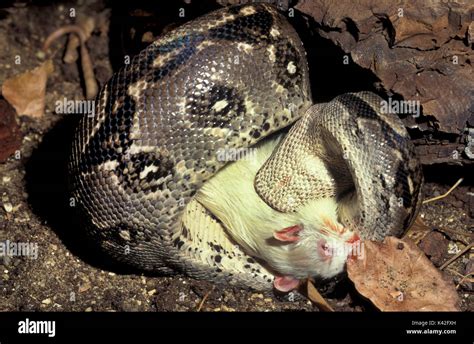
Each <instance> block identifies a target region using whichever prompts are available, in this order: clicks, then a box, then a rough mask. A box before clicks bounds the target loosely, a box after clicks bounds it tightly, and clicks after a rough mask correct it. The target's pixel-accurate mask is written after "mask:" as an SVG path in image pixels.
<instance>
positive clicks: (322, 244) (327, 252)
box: [318, 239, 332, 259]
mask: <svg viewBox="0 0 474 344" xmlns="http://www.w3.org/2000/svg"><path fill="white" fill-rule="evenodd" d="M318 253H319V255H320V256H321V258H323V259H329V258H331V256H332V250H331V246H329V244H328V243H327V241H326V240H324V239H321V240H319V241H318Z"/></svg>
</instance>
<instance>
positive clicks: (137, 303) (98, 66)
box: [0, 1, 474, 312]
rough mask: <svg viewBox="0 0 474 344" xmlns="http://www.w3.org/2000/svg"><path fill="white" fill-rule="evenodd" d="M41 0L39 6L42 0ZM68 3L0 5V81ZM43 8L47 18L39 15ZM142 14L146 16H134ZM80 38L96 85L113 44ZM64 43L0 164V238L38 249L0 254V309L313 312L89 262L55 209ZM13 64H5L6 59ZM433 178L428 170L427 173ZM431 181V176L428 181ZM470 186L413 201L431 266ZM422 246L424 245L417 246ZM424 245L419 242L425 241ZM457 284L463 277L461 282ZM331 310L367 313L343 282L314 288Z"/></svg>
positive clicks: (66, 75) (70, 69)
mask: <svg viewBox="0 0 474 344" xmlns="http://www.w3.org/2000/svg"><path fill="white" fill-rule="evenodd" d="M42 3H43V2H42ZM70 7H71V5H70V3H59V4H46V5H41V6H36V5H26V4H22V3H17V4H16V5H15V6H13V5H12V7H9V8H8V13H7V12H6V11H5V10H0V84H2V83H3V82H4V81H5V80H6V79H7V78H9V77H11V76H13V75H15V74H18V73H21V72H24V71H26V70H30V69H32V68H34V67H36V66H37V65H39V64H40V63H41V62H42V61H44V60H45V58H46V56H45V55H44V53H42V51H41V46H42V44H43V41H44V39H45V37H47V35H48V34H49V33H50V32H52V31H53V30H54V28H57V27H60V26H62V25H65V24H68V23H70V22H71V21H72V19H71V18H70V17H69V16H68V13H69V12H68V10H69V8H70ZM74 7H75V8H77V11H78V12H81V11H82V12H84V13H100V12H101V11H103V10H104V8H105V5H104V3H103V2H101V1H96V2H88V4H87V5H86V4H84V2H81V1H79V2H78V4H75V5H74ZM45 14H47V15H45ZM144 17H146V16H144ZM102 25H103V26H102V29H101V30H102V31H100V30H97V32H95V33H94V34H93V35H92V37H91V39H90V40H89V42H88V47H89V49H90V53H91V56H92V59H93V61H94V66H95V71H96V77H97V79H98V80H99V82H100V83H101V84H103V83H104V82H105V81H106V80H107V79H108V77H110V75H111V74H112V72H113V71H115V70H116V68H115V62H114V59H115V60H117V59H119V58H117V54H119V53H118V52H117V50H114V49H113V48H111V47H112V45H111V44H110V42H109V38H110V35H109V34H108V33H107V30H106V29H104V28H105V27H108V22H107V21H106V22H105V23H103V24H102ZM64 42H65V39H63V40H60V43H58V44H57V45H55V46H56V47H57V48H56V50H57V53H56V54H55V56H54V58H53V60H54V65H55V71H54V73H53V74H52V75H51V76H50V78H49V81H48V87H47V94H46V113H45V115H44V116H43V117H41V118H35V119H33V118H29V117H21V118H20V119H19V123H20V127H21V133H22V135H23V141H22V144H21V148H20V153H21V154H20V156H19V157H14V156H13V157H10V158H9V159H8V161H6V162H5V163H0V197H1V200H0V241H5V240H10V241H22V242H32V243H37V244H38V245H39V256H38V258H37V259H31V258H27V257H11V258H10V257H0V310H1V311H86V312H88V311H196V310H198V309H201V310H203V311H297V310H298V311H300V310H303V311H317V308H316V307H315V306H314V305H312V304H311V302H310V301H308V300H307V299H306V298H305V297H303V296H300V295H298V294H291V295H286V296H284V295H276V294H274V293H263V294H262V293H256V292H252V291H249V290H240V289H236V288H231V287H226V286H213V285H212V284H210V283H208V282H206V281H198V280H193V279H189V278H186V277H184V276H174V277H160V276H152V275H146V274H141V273H137V272H133V271H124V270H123V269H121V268H117V267H115V266H113V264H110V263H107V262H104V261H102V260H101V259H100V258H97V257H98V256H97V254H96V253H94V252H91V250H92V249H91V248H90V247H89V246H87V244H85V243H84V242H83V241H81V240H80V239H76V237H75V236H74V235H73V234H74V233H73V231H74V230H75V228H74V227H75V222H74V219H73V218H71V217H70V216H69V215H68V214H67V213H66V212H65V210H64V209H65V204H67V200H65V199H64V197H65V196H64V195H65V189H64V184H63V183H62V181H63V179H64V165H63V163H64V157H65V155H66V154H67V147H68V141H70V139H71V129H72V128H73V126H74V123H75V121H76V120H77V118H69V117H68V115H60V114H57V113H55V107H54V104H55V101H56V100H61V99H63V98H64V97H66V98H68V99H82V98H83V89H82V87H81V81H80V80H81V79H80V68H79V67H78V65H76V64H72V65H66V64H64V63H63V62H62V60H61V55H62V52H63V50H62V49H63V48H62V47H64ZM16 56H20V57H21V63H20V64H15V57H16ZM456 171H457V172H455V173H452V174H450V175H447V176H446V178H445V179H444V183H434V182H431V181H430V179H429V178H428V183H426V184H425V187H424V196H425V197H426V198H428V197H432V196H434V195H439V194H442V193H444V192H445V191H446V190H447V189H448V188H449V186H450V185H452V184H453V183H454V182H455V181H456V180H457V177H460V176H462V173H463V171H462V169H461V170H459V169H458V170H456ZM435 174H436V173H435ZM438 179H439V178H438ZM473 192H474V188H473V187H472V186H469V185H468V186H466V185H464V186H463V185H461V186H460V187H459V188H457V189H456V190H455V192H454V193H453V194H451V195H450V196H448V197H447V198H445V199H443V200H440V201H437V202H433V203H429V204H426V205H424V206H423V208H422V211H421V215H420V216H421V217H422V219H423V220H424V222H425V223H426V224H427V225H428V226H429V227H430V228H431V229H432V231H431V232H430V235H432V236H433V235H434V234H433V233H439V234H440V235H441V238H442V240H441V242H442V245H441V244H440V245H441V246H440V245H437V246H436V245H435V246H436V247H435V248H433V247H431V248H430V247H428V248H425V249H426V250H425V252H427V251H429V250H431V251H429V252H432V253H431V259H432V261H433V263H434V264H435V265H436V266H440V265H441V264H442V263H443V262H445V261H447V260H448V259H449V258H450V257H452V256H453V255H454V253H455V252H457V250H459V249H462V248H464V247H465V246H466V245H468V244H469V243H470V242H472V237H473V234H472V228H473V208H472V207H473V204H474V202H473V201H472V198H473V194H474V193H473ZM425 243H426V242H425ZM426 246H429V243H428V244H426ZM471 257H472V254H471V256H469V253H468V254H465V255H464V256H462V257H460V258H459V259H457V260H455V261H454V262H453V263H452V264H450V265H449V266H448V267H447V268H446V269H444V273H445V274H447V276H448V277H449V278H450V279H452V280H453V283H454V284H455V285H457V286H458V289H457V290H458V292H459V296H460V299H461V300H462V309H463V310H468V311H472V310H474V296H473V285H472V283H471V282H469V283H466V282H465V280H464V281H462V278H463V277H462V276H465V275H466V274H468V273H472V259H470V258H471ZM461 282H463V283H461ZM323 290H326V291H325V295H326V296H327V299H328V302H329V303H330V304H331V305H332V306H333V307H334V308H335V309H336V310H338V311H364V310H368V311H373V310H374V308H373V307H372V306H371V305H370V303H369V302H367V301H365V300H363V299H362V298H361V297H359V296H358V295H357V293H356V292H355V290H354V287H353V286H352V284H351V283H350V282H348V281H347V280H343V281H342V282H339V283H338V284H337V285H334V284H331V283H330V284H329V286H326V287H324V288H323Z"/></svg>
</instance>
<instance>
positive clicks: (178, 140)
mask: <svg viewBox="0 0 474 344" xmlns="http://www.w3.org/2000/svg"><path fill="white" fill-rule="evenodd" d="M380 100H381V99H380V98H379V97H378V96H376V95H373V94H371V93H368V92H365V93H358V94H345V95H341V96H339V97H337V98H336V99H334V100H333V101H332V102H330V103H327V104H317V105H313V104H312V97H311V91H310V85H309V77H308V67H307V62H306V54H305V51H304V48H303V45H302V43H301V41H300V39H299V37H298V35H297V33H296V32H295V30H294V29H293V27H292V26H291V25H290V24H289V23H288V22H287V20H286V18H285V17H284V16H283V15H281V14H280V13H279V12H278V11H277V9H276V8H274V7H273V6H271V5H268V4H253V5H244V6H233V7H228V8H223V9H221V10H217V11H215V12H212V13H210V14H207V15H205V16H203V17H200V18H198V19H195V20H193V21H191V22H189V23H187V24H185V25H183V26H181V27H179V28H177V29H175V30H174V31H172V32H169V33H167V34H165V35H164V36H162V37H160V38H159V39H157V40H156V41H155V42H153V43H152V44H151V45H150V46H148V47H147V48H146V49H145V50H143V51H142V52H141V53H140V54H139V55H137V56H135V57H134V58H133V59H132V61H131V63H130V64H128V65H125V66H124V67H123V68H122V69H121V70H120V71H119V72H117V73H116V74H115V75H114V76H113V77H112V78H111V79H110V80H109V81H108V82H107V84H106V85H105V86H104V87H103V88H102V90H101V92H100V94H99V95H98V97H97V100H96V109H95V114H96V115H95V116H94V117H84V118H83V119H81V122H80V124H79V126H78V128H77V130H76V134H75V138H74V142H73V151H72V154H71V158H70V162H69V179H70V186H71V190H72V195H73V197H74V198H75V199H76V200H77V204H78V206H77V208H78V210H79V213H80V214H79V215H80V217H81V219H82V220H83V221H84V228H85V230H87V232H88V234H90V236H91V237H92V238H93V239H94V241H96V242H97V243H98V244H99V245H100V246H101V248H102V250H103V251H104V252H105V253H106V254H108V255H109V256H111V257H113V258H114V259H116V260H118V261H120V262H123V263H125V264H128V265H132V266H134V267H137V268H139V269H143V270H149V271H155V272H159V273H164V274H171V273H175V272H176V271H179V272H183V273H186V274H188V275H189V276H192V277H195V278H201V279H207V280H210V281H215V282H221V283H222V282H223V283H229V284H232V285H238V286H247V287H253V288H256V289H267V288H271V286H272V284H271V283H272V280H273V277H274V274H273V273H272V272H271V271H269V270H268V269H267V268H266V267H265V264H264V262H260V261H258V260H257V259H254V257H251V256H249V255H247V254H246V253H245V252H244V250H243V249H242V248H241V247H239V245H237V244H236V243H235V241H234V240H233V238H232V237H230V236H229V235H228V234H227V233H226V231H225V229H224V228H223V227H222V225H221V224H220V223H219V221H217V219H215V218H214V217H213V216H212V214H210V213H209V212H208V211H207V210H206V209H205V208H204V207H203V206H202V205H200V204H199V203H198V202H196V200H195V199H194V197H193V196H195V194H196V192H197V191H198V190H199V189H200V188H201V186H202V185H203V184H204V183H205V182H206V181H207V180H209V179H210V178H211V177H212V176H213V175H215V174H216V173H217V172H218V171H219V170H220V169H221V168H222V167H223V166H224V165H225V164H226V161H219V159H217V158H216V156H217V152H219V151H221V150H229V149H241V148H246V147H251V146H253V145H255V144H256V143H257V142H259V141H260V140H262V139H265V138H267V137H269V136H270V135H271V134H272V133H274V132H277V131H279V130H281V129H282V128H285V127H288V126H290V125H292V124H293V123H295V122H296V124H295V125H293V126H292V127H291V129H290V131H289V133H288V135H286V137H285V138H284V139H283V140H282V142H281V144H280V145H279V146H278V147H277V149H276V150H275V152H274V154H272V156H271V157H270V159H268V161H267V163H265V165H264V166H263V167H262V169H261V170H260V171H259V173H258V174H257V177H256V179H255V189H256V192H257V193H258V194H259V195H260V196H261V197H262V199H263V200H264V201H265V202H266V203H268V204H269V205H270V206H272V207H273V208H274V209H277V210H280V211H284V212H291V211H294V209H296V208H297V207H298V206H299V205H301V204H304V202H305V201H306V200H308V199H311V198H315V197H324V196H327V195H342V196H341V202H352V204H357V206H356V209H357V211H358V212H359V213H360V214H361V216H360V219H359V221H360V223H361V224H362V226H363V227H364V228H365V229H366V232H365V233H366V234H365V235H364V233H362V234H363V236H365V237H367V238H371V239H382V238H383V237H384V236H386V235H389V234H392V235H398V234H400V233H401V231H402V230H403V229H406V228H407V226H408V225H409V224H410V223H411V222H412V221H413V218H414V214H415V213H416V210H417V209H418V206H419V190H420V185H421V179H422V177H421V170H420V166H419V164H418V162H417V160H416V159H415V158H414V155H413V149H412V147H411V144H410V142H409V138H408V134H407V133H406V130H405V128H404V127H403V125H402V124H401V122H400V121H399V119H398V117H396V116H395V115H389V114H387V115H383V114H381V113H380V110H379V107H380ZM299 119H301V120H299ZM380 147H382V148H380ZM305 156H317V157H319V161H320V162H321V161H322V163H324V165H325V166H327V167H328V168H327V169H326V170H325V172H314V171H308V168H307V167H306V166H305V164H303V163H302V161H304V158H305ZM345 162H346V163H345ZM289 176H290V177H291V178H288V177H289ZM282 180H285V181H287V182H286V183H285V185H284V187H279V188H275V185H280V186H281V185H282V183H281V181H282ZM346 180H348V182H345V181H346ZM351 190H352V191H353V192H352V197H347V194H350V193H351ZM354 191H355V192H354ZM354 195H356V196H354Z"/></svg>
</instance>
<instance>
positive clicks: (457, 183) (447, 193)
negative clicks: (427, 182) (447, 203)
mask: <svg viewBox="0 0 474 344" xmlns="http://www.w3.org/2000/svg"><path fill="white" fill-rule="evenodd" d="M463 180H464V178H459V180H458V181H457V182H456V184H454V185H453V186H452V187H451V189H449V190H448V191H447V192H446V193H445V194H444V195H439V196H436V197H433V198H429V199H425V200H424V201H423V204H426V203H430V202H434V201H438V200H440V199H443V198H445V197H447V196H448V195H449V194H450V193H451V192H452V191H453V190H454V189H456V188H457V187H458V186H459V184H461V183H462V181H463Z"/></svg>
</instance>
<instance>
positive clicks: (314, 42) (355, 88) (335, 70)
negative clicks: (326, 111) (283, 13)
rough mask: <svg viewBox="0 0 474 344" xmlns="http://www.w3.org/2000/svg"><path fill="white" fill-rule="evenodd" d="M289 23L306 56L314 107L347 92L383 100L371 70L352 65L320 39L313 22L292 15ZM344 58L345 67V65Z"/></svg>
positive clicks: (330, 45) (344, 55)
mask: <svg viewBox="0 0 474 344" xmlns="http://www.w3.org/2000/svg"><path fill="white" fill-rule="evenodd" d="M288 19H289V21H290V23H291V24H292V25H293V27H294V28H295V29H296V31H297V32H298V35H299V36H300V38H301V40H302V41H303V45H304V48H305V50H306V53H307V59H308V65H309V74H310V82H311V91H312V94H313V101H314V102H315V103H320V102H327V101H330V100H331V99H333V98H334V97H336V96H337V95H340V94H342V93H347V92H359V91H372V92H374V93H377V94H379V95H380V96H382V97H384V94H383V93H380V92H379V91H378V90H377V89H376V88H375V86H374V84H375V83H376V82H378V81H379V79H378V78H377V77H376V76H375V75H374V74H373V73H372V72H371V71H370V70H368V69H364V68H362V67H359V66H358V65H357V64H356V63H354V62H353V61H352V59H351V56H350V54H346V53H345V52H344V51H343V50H342V49H341V48H340V47H338V46H336V45H334V44H333V43H332V42H331V41H330V40H328V39H325V38H323V37H321V36H320V35H319V34H318V33H317V29H322V28H321V27H320V26H319V25H318V24H317V23H316V22H315V21H314V19H313V18H310V17H306V16H305V15H303V14H302V13H301V12H298V11H295V16H294V17H293V18H288ZM308 27H309V28H308ZM354 34H355V35H357V33H354ZM346 56H347V57H346ZM345 58H346V59H347V64H345V63H344V62H345V60H344V59H345Z"/></svg>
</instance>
